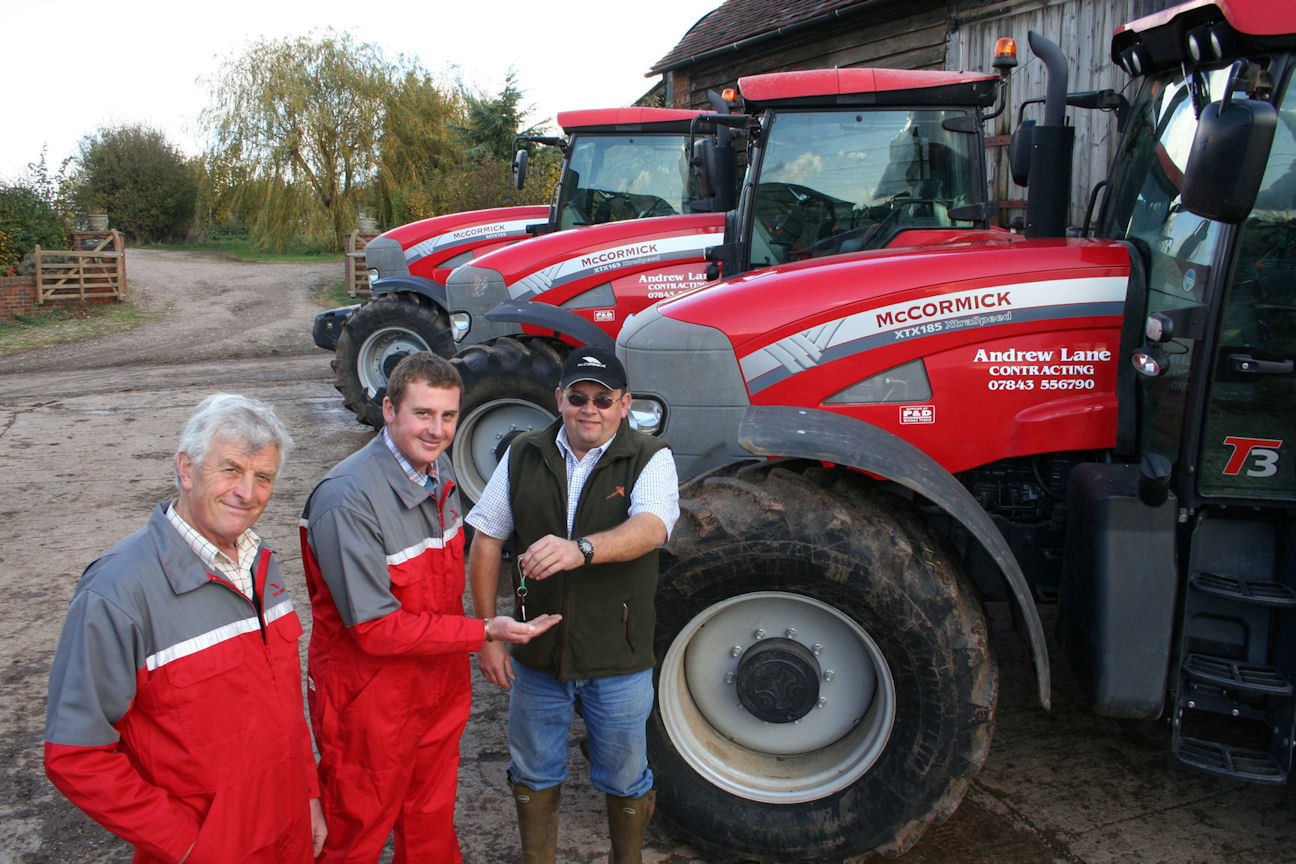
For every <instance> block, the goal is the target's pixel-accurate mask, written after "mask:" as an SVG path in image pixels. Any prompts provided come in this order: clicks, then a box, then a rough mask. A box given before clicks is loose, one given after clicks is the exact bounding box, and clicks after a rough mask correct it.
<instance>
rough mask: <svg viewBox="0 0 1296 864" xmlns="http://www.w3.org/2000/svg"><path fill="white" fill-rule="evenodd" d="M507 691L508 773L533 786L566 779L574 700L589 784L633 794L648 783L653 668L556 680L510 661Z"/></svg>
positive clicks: (642, 790) (648, 786)
mask: <svg viewBox="0 0 1296 864" xmlns="http://www.w3.org/2000/svg"><path fill="white" fill-rule="evenodd" d="M513 672H514V674H515V675H516V676H517V677H516V678H515V679H514V681H513V688H512V689H511V690H510V691H509V734H508V739H509V755H510V756H511V757H512V761H511V762H510V763H509V776H510V777H511V778H512V779H513V782H515V783H521V784H522V785H524V786H529V787H531V788H532V789H547V788H549V787H550V786H556V785H558V784H559V783H561V782H563V781H564V780H566V779H567V738H568V734H569V733H570V731H571V722H572V717H573V715H574V714H575V711H576V704H577V702H578V701H579V703H580V706H581V716H582V718H583V719H584V720H585V729H586V730H587V731H588V732H589V750H590V753H589V757H590V780H591V782H593V784H594V788H596V789H599V790H602V791H603V792H607V793H609V794H611V795H619V796H621V797H623V798H638V797H639V796H640V795H644V794H646V793H647V792H648V790H649V789H651V788H652V784H653V775H652V771H650V770H649V768H648V742H647V733H646V731H645V730H646V727H647V723H648V714H649V713H650V712H651V711H652V704H653V684H652V670H651V669H645V670H644V671H642V672H634V673H631V674H629V675H611V676H609V677H606V678H585V679H581V680H577V681H559V680H558V679H556V678H554V677H553V676H552V675H549V674H547V673H545V672H537V671H535V670H534V669H529V668H527V667H526V666H524V665H523V664H521V663H518V662H516V661H515V662H514V663H513Z"/></svg>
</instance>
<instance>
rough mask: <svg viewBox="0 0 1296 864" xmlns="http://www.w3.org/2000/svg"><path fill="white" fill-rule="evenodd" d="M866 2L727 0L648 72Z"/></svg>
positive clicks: (835, 0)
mask: <svg viewBox="0 0 1296 864" xmlns="http://www.w3.org/2000/svg"><path fill="white" fill-rule="evenodd" d="M867 2H869V0H728V2H726V3H725V4H724V5H723V6H720V7H719V8H717V9H714V10H712V11H711V12H709V13H707V15H705V16H704V17H703V18H702V20H700V21H698V22H697V23H696V24H694V25H693V27H692V28H690V29H689V31H688V32H687V33H685V34H684V38H683V39H681V40H680V41H679V44H677V45H676V46H675V47H674V48H672V49H671V50H670V53H668V54H667V55H666V56H665V57H663V58H662V59H660V60H658V61H657V62H656V63H655V64H653V67H652V70H651V72H650V73H649V74H657V73H660V72H665V71H667V70H668V69H673V68H676V67H678V66H683V65H685V64H687V63H688V62H690V61H691V60H692V59H693V58H696V57H698V56H700V55H703V54H707V53H710V52H713V51H717V50H719V49H723V48H726V47H728V46H731V45H735V44H737V43H740V42H744V41H747V40H751V39H755V38H759V37H762V36H773V35H775V34H777V33H778V32H779V30H780V29H784V28H787V27H793V26H796V25H798V24H801V23H804V22H806V21H813V20H814V19H816V18H819V17H821V16H823V15H827V14H830V13H833V12H837V11H839V10H842V9H846V8H848V7H851V6H862V5H864V4H865V3H867Z"/></svg>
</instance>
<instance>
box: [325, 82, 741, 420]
mask: <svg viewBox="0 0 1296 864" xmlns="http://www.w3.org/2000/svg"><path fill="white" fill-rule="evenodd" d="M718 102H719V100H718V97H717V103H718ZM700 113H701V112H698V111H684V110H674V109H662V108H609V109H599V110H589V111H567V112H563V113H561V114H559V115H558V124H559V126H561V127H562V129H563V131H564V133H566V136H567V137H566V138H550V137H539V136H533V137H521V138H520V139H519V142H521V141H528V142H532V143H537V144H543V145H548V146H559V147H562V148H563V153H564V161H563V169H562V176H561V179H560V181H559V183H558V184H557V185H556V186H555V188H554V192H553V200H552V201H551V203H550V205H549V206H530V207H503V208H497V209H492V210H475V211H470V212H467V213H454V214H450V215H447V216H437V217H435V218H432V219H424V220H421V221H418V222H412V223H410V224H408V225H402V226H400V227H399V228H394V229H392V230H391V231H388V232H386V233H384V234H382V235H380V236H378V237H376V238H374V239H373V240H371V241H370V242H369V243H368V245H366V247H365V263H366V265H367V267H368V269H369V278H370V285H371V288H372V291H373V299H372V300H371V301H369V302H368V303H365V304H363V305H356V306H347V307H343V308H339V309H333V310H330V311H328V312H324V313H321V314H320V315H319V316H317V317H316V320H315V327H314V339H315V344H316V345H318V346H319V347H321V348H324V349H326V350H331V351H334V352H335V356H334V359H333V371H334V375H335V377H334V386H336V387H337V389H338V391H339V392H340V393H341V394H342V397H343V400H344V402H345V404H346V406H347V408H349V409H350V410H351V411H352V412H354V413H355V415H356V417H357V419H358V420H360V422H362V423H367V424H369V425H371V426H375V427H377V426H381V425H382V397H383V395H384V393H385V392H386V386H387V375H388V374H389V373H390V371H391V370H392V368H394V367H395V365H396V363H398V362H399V361H400V359H401V358H402V357H404V356H405V355H406V354H408V353H409V352H411V351H416V350H423V349H430V350H433V351H436V352H437V353H439V354H442V355H443V356H447V357H449V356H451V355H453V354H454V352H455V350H456V348H457V345H456V341H457V340H461V339H463V338H464V336H465V333H464V332H462V331H459V332H455V333H454V334H453V335H454V338H452V332H451V324H452V322H451V319H450V318H449V317H447V311H448V308H447V299H446V287H445V286H446V279H447V277H448V276H449V275H450V273H451V272H452V271H453V270H454V269H455V268H456V267H458V266H459V265H461V264H464V263H466V262H469V261H474V260H476V259H478V258H480V257H481V256H483V255H485V254H487V253H489V252H491V251H493V250H496V249H500V248H503V247H507V246H511V245H513V244H514V243H516V242H517V241H519V240H525V239H528V238H533V237H536V236H539V235H544V234H550V233H553V232H558V231H563V230H565V229H571V228H577V227H582V226H592V225H599V224H603V223H607V222H614V221H619V220H632V219H643V218H647V217H656V216H665V215H673V214H687V213H714V214H715V215H713V216H704V217H702V218H703V219H709V220H710V221H712V222H714V223H715V225H716V226H717V227H716V231H719V226H720V224H721V220H722V218H723V217H722V216H721V215H720V213H721V212H723V211H724V210H726V209H728V207H730V206H731V200H730V198H731V196H732V188H733V183H732V181H730V182H729V183H727V184H726V183H724V182H723V178H722V177H721V178H720V179H719V180H718V181H717V182H716V183H715V184H713V185H712V187H710V188H708V190H706V191H705V192H704V193H703V194H699V193H698V190H697V186H696V181H695V180H694V179H693V176H692V174H693V172H691V171H690V169H689V166H688V154H687V153H686V151H685V145H686V144H687V142H688V139H689V130H690V125H691V123H692V121H693V119H694V118H695V117H697V116H698V115H699V114H700ZM719 149H720V150H721V151H723V148H719ZM713 162H714V160H713ZM526 163H527V151H526V150H522V149H519V150H518V155H517V157H516V158H515V161H514V165H513V170H514V179H515V182H516V184H517V185H518V186H519V188H521V186H522V184H523V183H524V182H525V176H526ZM717 170H718V171H720V172H721V173H723V167H721V168H718V169H717ZM728 171H729V172H730V174H731V175H732V172H733V167H732V164H729V165H728ZM696 257H697V260H698V261H701V260H702V258H701V251H700V250H699V251H698V252H697V253H696Z"/></svg>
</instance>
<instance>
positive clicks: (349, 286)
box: [346, 231, 378, 298]
mask: <svg viewBox="0 0 1296 864" xmlns="http://www.w3.org/2000/svg"><path fill="white" fill-rule="evenodd" d="M377 236H378V235H377V234H361V233H360V232H359V231H352V232H351V233H350V234H348V235H347V239H346V293H347V296H348V297H360V298H365V297H368V296H369V293H370V292H369V268H368V267H366V266H365V254H364V247H365V244H366V243H368V242H369V241H370V240H372V239H373V238H375V237H377Z"/></svg>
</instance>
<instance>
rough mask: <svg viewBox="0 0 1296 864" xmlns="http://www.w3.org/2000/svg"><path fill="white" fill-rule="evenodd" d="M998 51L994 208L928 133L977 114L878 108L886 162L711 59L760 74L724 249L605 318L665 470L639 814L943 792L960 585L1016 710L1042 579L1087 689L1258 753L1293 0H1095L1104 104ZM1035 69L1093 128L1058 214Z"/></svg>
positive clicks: (1284, 662) (1267, 693)
mask: <svg viewBox="0 0 1296 864" xmlns="http://www.w3.org/2000/svg"><path fill="white" fill-rule="evenodd" d="M1032 47H1033V48H1034V49H1035V51H1036V53H1037V54H1039V55H1040V56H1041V59H1043V60H1044V61H1045V64H1046V66H1047V67H1048V69H1049V96H1048V99H1047V100H1046V102H1045V107H1044V117H1043V119H1042V121H1041V122H1038V123H1033V124H1023V127H1022V128H1021V129H1020V130H1019V133H1018V136H1017V141H1016V145H1015V147H1014V159H1013V161H1014V174H1016V175H1019V176H1020V177H1021V178H1022V179H1023V180H1025V181H1027V182H1028V184H1029V199H1028V201H1029V203H1028V208H1027V216H1026V228H1025V232H1024V234H1010V233H1007V232H1003V231H993V230H985V229H980V228H964V227H962V224H963V223H962V219H961V218H960V217H962V216H963V215H964V214H965V213H966V212H967V211H965V210H963V209H962V208H963V207H965V206H967V204H971V203H974V202H972V201H968V202H966V203H965V202H964V200H963V199H959V198H953V199H950V198H948V197H947V196H946V195H945V194H943V193H942V192H941V191H939V190H941V189H942V188H949V187H948V186H941V185H940V184H934V183H933V182H932V181H933V180H936V179H939V180H941V181H943V182H944V181H946V180H947V178H949V177H951V176H957V171H953V172H951V171H950V170H949V169H948V168H946V167H945V166H948V165H949V164H951V163H950V162H949V160H947V159H946V158H945V155H946V154H944V153H943V152H941V151H939V150H937V149H936V148H934V147H932V146H930V145H932V144H935V143H941V144H946V145H949V143H950V139H953V138H955V137H956V136H958V135H970V134H972V130H974V129H975V128H976V127H977V126H978V123H977V117H976V112H975V110H972V109H965V110H964V111H963V116H962V117H960V116H959V112H957V111H955V110H953V109H951V108H944V109H941V110H937V109H936V108H935V107H933V109H932V110H931V111H929V112H926V113H924V112H921V111H918V110H914V109H910V110H909V111H908V112H907V113H908V114H910V115H912V116H913V121H912V129H913V130H914V133H913V135H911V136H909V137H897V138H893V140H892V143H891V153H892V154H893V158H895V157H896V156H897V155H898V154H900V153H902V152H909V153H912V154H913V155H912V156H910V157H909V159H908V164H907V166H906V167H905V169H904V170H903V171H893V172H890V176H889V177H888V172H885V171H883V172H881V173H880V174H877V173H875V174H869V173H867V172H869V171H870V170H871V167H872V166H871V164H870V162H869V160H868V159H867V158H862V156H860V155H856V154H863V153H864V152H865V151H864V150H863V148H860V149H859V150H857V149H856V148H854V147H843V146H839V144H838V143H836V142H835V141H834V140H832V139H833V138H834V136H836V137H841V136H843V135H845V134H846V133H847V131H848V130H850V129H852V128H855V127H857V126H858V125H859V124H861V123H862V122H864V118H865V117H866V116H867V111H865V110H864V109H862V108H856V107H853V106H844V105H841V104H839V103H837V102H835V101H834V100H831V99H815V98H813V96H812V95H811V94H798V93H791V92H788V91H778V90H770V91H765V93H766V94H767V95H764V96H761V95H760V94H761V91H760V89H759V87H755V88H754V87H752V86H751V82H749V81H747V80H744V81H742V82H740V86H742V87H743V90H744V95H745V96H746V97H747V98H748V101H749V102H752V101H753V100H755V101H759V100H760V99H761V98H764V99H768V100H770V102H771V104H773V102H774V100H776V99H779V98H782V99H783V100H784V101H783V103H782V105H781V106H779V110H780V113H779V114H778V115H777V116H775V117H774V119H773V121H772V122H768V123H766V122H762V123H761V126H760V130H759V135H758V136H757V137H756V139H755V142H754V144H755V149H754V150H753V153H752V155H751V159H750V162H751V167H750V169H749V172H748V175H747V179H746V181H745V183H744V186H743V188H742V190H741V194H740V198H739V205H738V209H737V211H736V213H735V214H734V215H733V217H732V218H731V219H730V220H729V223H728V224H727V226H726V234H725V243H724V244H723V245H722V246H721V247H719V251H718V253H717V257H718V258H720V259H722V260H723V261H724V262H725V265H726V266H725V272H726V273H727V274H730V278H727V279H726V280H724V281H721V282H718V283H716V284H713V285H712V286H711V287H709V288H707V289H706V290H703V291H697V292H693V293H691V294H688V295H686V296H683V297H680V298H676V299H674V300H670V301H666V302H663V303H661V304H659V305H657V306H655V307H653V308H651V309H647V310H645V311H643V312H641V313H639V314H638V315H636V316H635V317H634V318H633V319H632V320H631V321H629V322H627V323H626V324H625V325H624V327H623V328H622V330H621V333H620V335H619V337H618V352H619V354H620V356H621V357H622V359H623V361H624V363H625V365H626V368H627V371H628V373H629V379H630V381H631V383H632V387H633V389H634V393H635V402H634V408H633V410H634V412H635V416H636V417H637V419H638V422H639V425H640V427H641V428H645V429H649V430H653V431H655V432H657V433H658V434H661V435H662V436H664V437H665V438H666V439H667V440H668V441H669V442H670V443H671V446H672V448H673V452H674V454H675V457H676V460H677V464H678V465H679V468H680V473H681V478H682V479H686V480H687V482H686V484H685V486H684V487H683V489H682V490H681V509H682V516H681V519H680V522H679V523H678V525H677V526H676V528H675V531H674V533H673V536H672V537H671V539H670V541H669V543H668V545H667V547H666V549H665V550H664V552H663V555H662V573H661V581H660V585H659V589H658V628H657V633H658V635H657V646H656V647H657V652H658V667H657V676H658V677H657V692H658V704H657V706H656V708H655V710H654V712H653V715H652V718H651V720H650V723H649V738H650V756H651V760H652V764H653V769H654V771H655V772H656V774H657V788H658V799H657V800H658V807H659V812H661V813H662V815H663V816H664V817H665V818H666V820H667V821H668V822H669V823H670V824H671V825H672V826H674V827H675V828H676V829H678V830H679V831H680V832H681V833H682V834H683V835H684V836H686V837H687V838H688V839H689V840H690V841H691V842H692V843H694V844H695V845H697V846H699V847H701V848H703V849H707V850H713V851H718V850H723V852H724V853H725V854H727V855H729V856H733V855H735V854H737V855H739V856H743V857H747V858H752V859H758V860H778V861H789V860H807V861H809V860H833V861H840V860H842V859H843V858H846V857H850V856H854V855H860V854H864V853H867V852H870V851H879V852H881V853H883V854H887V855H895V854H899V853H901V852H903V851H904V850H906V849H907V848H909V846H911V845H912V844H913V843H914V842H915V841H916V840H917V839H918V837H919V836H921V834H922V833H923V831H924V830H925V829H926V827H927V826H928V825H930V824H932V823H936V822H940V821H942V820H944V819H945V818H946V817H948V816H949V815H950V813H952V812H953V811H954V810H955V809H956V808H957V806H958V804H959V802H960V801H961V799H962V797H963V794H964V792H965V791H966V789H967V786H968V784H969V782H970V781H971V780H972V778H974V777H975V776H976V774H977V772H978V770H979V768H980V766H981V764H982V762H983V760H984V759H985V757H986V754H987V752H988V750H989V747H990V740H991V733H992V730H993V727H994V720H995V708H996V699H997V689H998V678H997V669H996V663H995V658H994V653H993V646H992V644H991V640H990V636H989V630H988V627H987V624H986V618H985V612H984V609H983V605H982V603H983V599H986V598H988V599H994V600H1006V601H1007V602H1008V604H1009V606H1010V607H1011V608H1012V610H1013V612H1014V618H1015V619H1016V620H1017V621H1018V622H1019V626H1020V629H1021V630H1022V631H1023V633H1024V636H1025V638H1026V641H1027V643H1028V645H1029V648H1030V650H1031V653H1032V657H1033V663H1034V669H1035V677H1036V681H1037V685H1038V690H1039V699H1040V701H1041V703H1042V704H1043V705H1044V706H1046V707H1047V706H1048V704H1049V700H1050V678H1049V659H1048V655H1047V648H1046V646H1045V639H1044V632H1043V627H1042V625H1041V620H1040V616H1039V611H1038V609H1037V606H1036V604H1037V603H1050V604H1051V603H1056V604H1057V611H1056V614H1057V620H1058V637H1059V644H1060V645H1061V646H1062V648H1063V649H1064V652H1065V654H1066V656H1067V658H1068V659H1069V661H1070V664H1071V667H1072V668H1073V669H1074V670H1075V672H1076V674H1077V677H1078V679H1079V680H1080V682H1081V684H1082V686H1083V688H1084V691H1085V693H1086V695H1087V697H1088V699H1089V701H1090V703H1091V705H1092V709H1093V710H1094V711H1095V712H1096V713H1098V714H1102V715H1106V716H1115V717H1127V718H1147V719H1151V718H1157V717H1164V718H1166V719H1167V720H1168V732H1167V735H1166V737H1167V745H1168V747H1169V749H1170V750H1171V751H1172V752H1173V754H1174V755H1175V756H1176V757H1177V758H1178V759H1179V760H1181V761H1182V762H1184V763H1186V764H1188V765H1191V766H1193V767H1195V768H1199V769H1201V770H1205V771H1209V772H1214V773H1216V774H1220V775H1224V776H1228V777H1233V778H1240V779H1245V780H1252V781H1256V782H1261V783H1284V782H1286V781H1287V778H1288V776H1289V772H1290V770H1291V764H1292V746H1293V744H1292V742H1293V738H1294V734H1293V733H1294V732H1296V699H1294V698H1293V684H1292V682H1293V680H1294V679H1296V459H1294V458H1293V457H1292V454H1291V452H1290V451H1291V446H1292V441H1293V439H1296V407H1293V406H1296V370H1294V368H1293V364H1294V363H1296V335H1294V334H1296V87H1293V86H1292V83H1291V79H1292V77H1293V71H1294V70H1296V10H1293V9H1291V8H1288V7H1286V6H1280V5H1277V4H1273V3H1262V2H1259V0H1214V2H1211V0H1193V2H1190V3H1186V4H1183V5H1182V6H1179V7H1176V8H1174V9H1171V10H1168V11H1165V12H1161V13H1157V14H1155V15H1152V16H1149V17H1147V18H1143V19H1140V20H1138V21H1135V22H1133V23H1131V24H1129V25H1126V26H1124V27H1122V28H1121V29H1120V30H1118V31H1117V33H1116V34H1115V35H1114V37H1113V39H1112V42H1111V53H1112V59H1113V61H1115V62H1116V63H1118V64H1119V65H1120V66H1121V67H1122V68H1123V69H1125V70H1126V71H1127V72H1128V73H1129V74H1130V75H1131V76H1132V77H1133V78H1134V79H1135V81H1134V85H1135V86H1134V88H1133V90H1134V92H1135V93H1136V95H1134V97H1133V99H1132V102H1127V101H1126V100H1125V99H1124V98H1122V97H1119V96H1117V95H1116V94H1112V93H1099V94H1095V93H1088V94H1067V92H1066V77H1065V73H1066V66H1065V62H1064V59H1063V57H1062V55H1061V52H1060V51H1059V50H1058V48H1057V46H1056V45H1053V44H1052V43H1049V42H1048V41H1047V40H1044V39H1040V38H1037V37H1035V36H1034V34H1032ZM850 71H851V70H840V74H841V75H843V76H844V75H846V74H848V73H850ZM1067 103H1070V104H1071V105H1073V106H1076V107H1085V108H1111V109H1114V112H1115V114H1116V115H1117V117H1118V120H1119V123H1120V128H1121V129H1122V139H1121V143H1120V146H1119V149H1118V152H1117V154H1116V156H1115V157H1114V161H1113V165H1112V170H1111V172H1110V181H1109V182H1108V183H1107V184H1106V185H1105V187H1104V188H1103V190H1102V193H1103V196H1102V203H1101V207H1100V209H1099V212H1098V215H1097V218H1096V222H1095V225H1094V227H1093V230H1092V231H1090V230H1088V228H1087V227H1086V228H1085V229H1083V230H1081V231H1080V232H1079V234H1080V235H1081V236H1078V237H1067V236H1066V235H1067V226H1066V213H1067V211H1068V208H1069V202H1068V201H1067V200H1066V198H1067V196H1066V190H1067V189H1069V187H1070V181H1069V177H1068V172H1069V170H1070V162H1071V142H1072V137H1071V127H1069V126H1068V125H1067V124H1066V120H1065V109H1066V105H1067ZM869 110H885V109H883V108H880V107H878V108H871V109H869ZM783 112H786V118H787V119H788V120H789V121H792V120H793V119H795V121H796V122H788V123H786V124H785V123H784V118H785V114H784V113H783ZM810 128H813V129H814V130H815V134H804V135H803V134H801V132H802V130H803V129H810ZM938 134H939V135H940V136H942V137H941V138H940V139H939V141H938V140H937V139H936V137H935V136H936V135H938ZM925 136H928V137H925ZM830 157H832V158H836V159H838V160H839V163H840V164H839V165H837V166H836V167H837V168H838V171H836V172H829V171H828V170H827V168H830V167H833V166H832V165H831V161H830ZM979 164H980V162H979V160H977V159H971V160H969V161H968V168H967V170H979ZM809 165H822V166H824V170H823V172H822V174H820V175H815V174H812V173H810V172H805V171H803V172H801V173H797V171H796V166H809ZM901 176H902V177H903V178H904V179H905V181H907V182H908V184H909V185H908V186H907V187H905V186H903V185H900V187H899V188H897V186H896V185H893V180H897V179H898V178H899V177H901ZM932 190H935V191H932ZM823 250H828V251H832V252H834V253H846V254H833V255H830V256H828V257H823V258H815V257H814V256H816V255H817V254H818V253H819V252H820V251H823ZM853 250H859V251H853ZM805 258H810V259H811V260H801V259H805ZM766 261H773V262H775V266H773V267H765V268H762V269H758V270H753V271H750V272H746V273H743V274H742V275H737V276H734V275H733V274H735V273H738V272H740V271H742V270H744V269H746V268H747V267H748V266H750V265H755V264H758V263H765V262H766ZM784 262H786V263H784Z"/></svg>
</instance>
